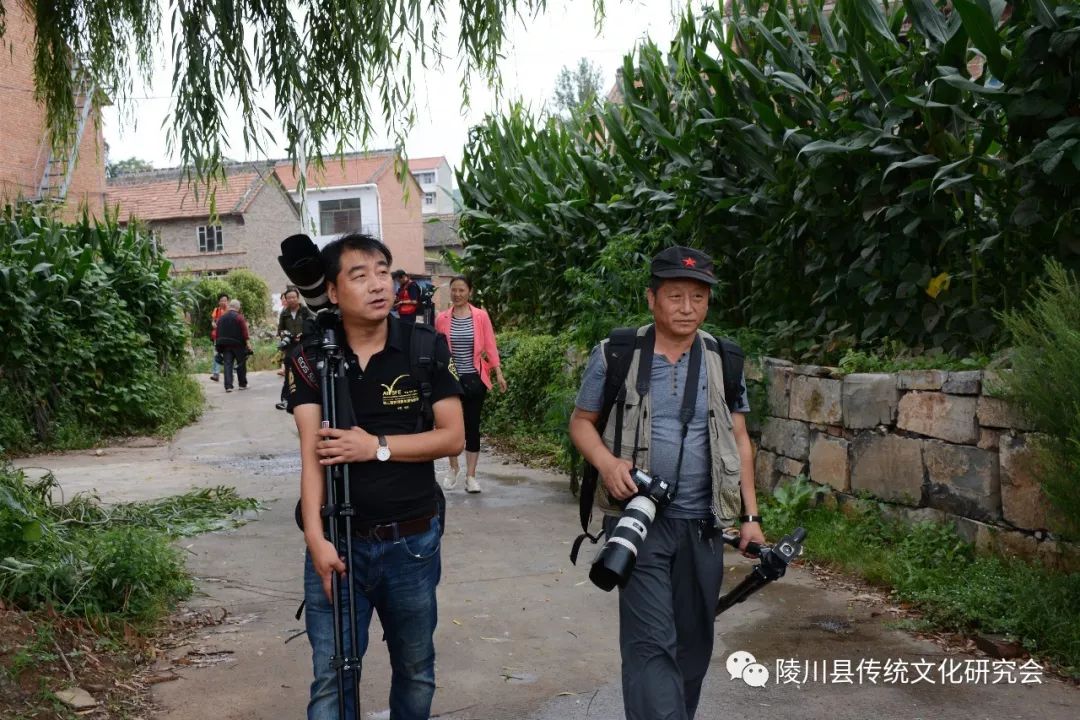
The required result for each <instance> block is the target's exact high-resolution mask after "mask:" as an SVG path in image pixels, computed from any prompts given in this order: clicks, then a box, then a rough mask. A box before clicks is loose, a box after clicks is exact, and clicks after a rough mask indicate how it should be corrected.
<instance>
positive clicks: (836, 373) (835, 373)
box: [792, 365, 844, 379]
mask: <svg viewBox="0 0 1080 720" xmlns="http://www.w3.org/2000/svg"><path fill="white" fill-rule="evenodd" d="M792 370H794V371H795V374H796V375H806V376H807V377H819V378H833V379H840V378H842V377H844V371H843V370H841V369H840V368H835V367H829V366H827V365H794V366H793V367H792Z"/></svg>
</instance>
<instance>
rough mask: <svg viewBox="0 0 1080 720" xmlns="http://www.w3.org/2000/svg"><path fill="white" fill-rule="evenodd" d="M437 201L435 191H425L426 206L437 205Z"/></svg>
mask: <svg viewBox="0 0 1080 720" xmlns="http://www.w3.org/2000/svg"><path fill="white" fill-rule="evenodd" d="M436 202H438V195H437V193H433V192H426V193H424V207H435V203H436Z"/></svg>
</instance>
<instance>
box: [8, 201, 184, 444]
mask: <svg viewBox="0 0 1080 720" xmlns="http://www.w3.org/2000/svg"><path fill="white" fill-rule="evenodd" d="M0 306H2V307H3V308H4V312H3V313H2V314H0V337H3V338H4V342H3V343H0V368H2V370H0V415H2V418H0V448H2V449H3V450H6V451H8V452H13V451H19V450H27V449H31V448H35V447H42V446H57V447H70V446H73V445H79V444H86V443H87V442H94V439H95V438H97V437H100V436H107V435H118V434H125V433H131V432H136V431H138V432H142V433H145V432H148V431H150V432H152V431H154V430H156V429H158V428H162V427H166V426H169V425H172V426H174V427H175V424H176V422H177V421H178V419H177V416H175V415H173V414H170V413H172V412H173V411H175V410H176V409H177V407H178V405H181V406H185V407H186V408H187V409H186V410H185V412H186V414H187V415H188V416H190V414H191V412H192V408H191V404H192V403H193V402H194V401H195V399H197V398H198V397H199V394H198V392H197V389H196V390H194V391H193V390H192V387H191V386H190V385H187V384H185V381H183V380H180V379H177V378H174V377H173V376H174V375H175V374H176V373H180V372H182V371H183V360H184V339H185V335H184V333H185V331H184V323H183V319H182V316H181V312H180V304H179V303H178V302H177V298H176V296H175V294H174V292H173V287H172V284H171V280H170V278H169V263H168V261H167V260H166V259H165V258H164V257H163V256H161V255H160V254H159V251H158V249H157V247H156V246H155V244H154V242H153V240H152V239H151V237H150V236H149V235H145V234H143V233H141V232H140V231H139V230H138V229H137V228H129V229H127V230H120V229H119V228H118V227H117V225H116V222H115V219H114V218H111V217H110V218H107V219H106V220H104V221H102V222H92V221H90V220H89V219H87V218H86V217H85V216H84V217H83V218H82V219H81V220H80V221H78V222H77V223H75V224H72V225H63V224H61V223H59V222H57V221H55V220H52V219H48V218H44V217H40V216H35V215H33V214H31V212H30V211H29V210H23V211H15V210H13V209H11V208H10V207H9V208H6V209H5V210H3V211H2V212H0ZM185 394H186V396H187V397H186V398H181V397H180V396H181V395H185Z"/></svg>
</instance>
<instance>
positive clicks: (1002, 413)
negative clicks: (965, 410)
mask: <svg viewBox="0 0 1080 720" xmlns="http://www.w3.org/2000/svg"><path fill="white" fill-rule="evenodd" d="M978 418H979V425H981V426H983V427H991V428H1010V429H1015V430H1032V429H1034V428H1033V427H1032V425H1031V423H1030V422H1029V421H1028V420H1027V419H1026V418H1025V417H1024V416H1023V414H1022V413H1021V412H1020V411H1019V410H1018V409H1017V408H1016V407H1014V406H1013V405H1011V404H1010V403H1008V402H1006V401H1005V400H1002V399H1001V398H994V397H989V396H987V395H981V396H979V409H978Z"/></svg>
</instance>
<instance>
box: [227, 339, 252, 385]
mask: <svg viewBox="0 0 1080 720" xmlns="http://www.w3.org/2000/svg"><path fill="white" fill-rule="evenodd" d="M221 361H222V364H223V365H224V366H225V389H226V390H231V389H232V386H233V363H234V362H235V363H236V381H237V382H238V383H240V387H247V349H246V348H243V347H237V346H229V345H227V346H225V347H223V348H221Z"/></svg>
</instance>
